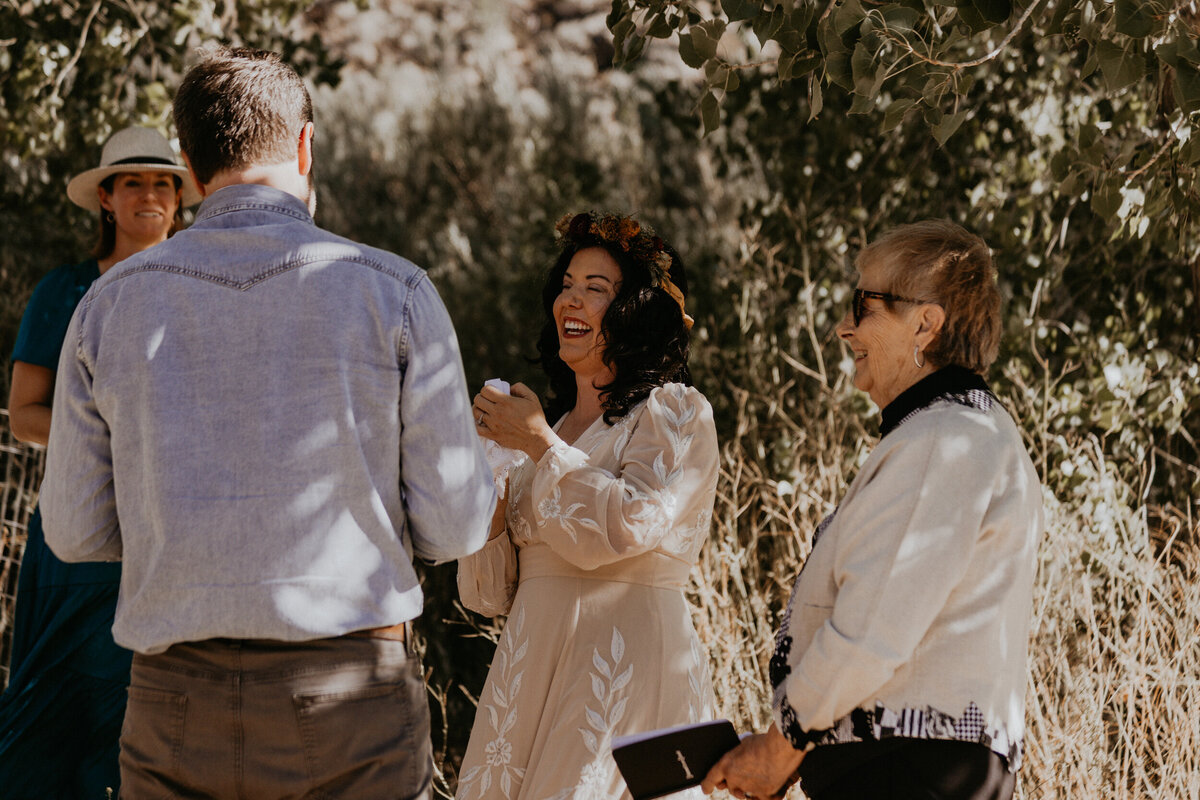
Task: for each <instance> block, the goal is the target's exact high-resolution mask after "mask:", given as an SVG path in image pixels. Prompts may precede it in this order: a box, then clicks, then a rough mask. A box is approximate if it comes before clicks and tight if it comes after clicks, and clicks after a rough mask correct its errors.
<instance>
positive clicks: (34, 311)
mask: <svg viewBox="0 0 1200 800" xmlns="http://www.w3.org/2000/svg"><path fill="white" fill-rule="evenodd" d="M67 196H68V197H69V198H70V199H71V200H72V201H73V202H74V203H75V204H76V205H79V206H82V207H83V208H86V209H88V210H90V211H97V212H99V214H100V224H99V235H98V240H97V243H96V246H95V248H94V249H93V250H92V258H89V259H88V260H86V261H84V262H82V263H79V264H73V265H66V266H62V267H59V268H58V269H55V270H54V271H52V272H51V273H50V274H48V275H47V276H46V277H45V278H44V279H43V280H42V281H41V282H40V283H39V284H38V286H37V288H36V289H34V292H33V296H32V297H31V298H30V301H29V305H28V306H27V307H26V309H25V315H24V317H23V318H22V320H21V327H20V331H19V333H18V334H17V344H16V347H15V348H14V349H13V375H12V393H11V395H10V397H9V406H8V407H9V415H10V422H11V426H12V432H13V435H14V436H16V437H17V438H18V439H20V440H22V441H25V442H31V443H36V444H40V445H45V444H46V440H47V438H48V436H49V433H50V405H51V400H52V398H53V396H54V379H55V370H56V368H57V365H58V355H59V352H60V351H61V350H62V346H63V339H64V338H65V336H66V332H67V325H68V323H69V322H70V320H71V315H72V313H73V312H74V310H75V306H76V305H77V304H78V303H79V301H80V300H81V298H82V297H83V295H84V293H85V292H86V291H87V289H88V287H89V286H91V284H92V282H93V281H95V280H96V279H97V278H98V277H100V275H102V274H103V273H104V272H105V271H106V270H108V269H109V267H111V266H113V265H114V264H116V263H117V262H118V261H121V260H122V259H124V258H127V257H129V256H131V255H133V254H134V253H137V252H140V251H142V250H145V249H146V248H148V247H153V246H154V245H156V244H158V243H159V242H162V241H164V240H165V239H166V238H167V236H169V235H170V234H171V233H173V232H174V231H175V229H176V227H177V226H178V224H179V221H180V216H179V213H180V209H181V208H182V207H184V206H188V205H192V204H194V203H197V202H199V201H200V194H199V192H198V191H197V189H196V186H195V184H194V183H193V181H192V179H191V177H190V176H189V175H188V171H187V169H186V168H185V167H183V166H180V164H179V162H178V160H177V159H176V157H175V153H174V152H173V151H172V150H171V146H170V144H168V142H167V140H166V139H165V138H163V136H162V134H160V133H158V132H157V131H154V130H150V129H149V128H137V127H134V128H125V129H124V130H121V131H118V132H117V133H115V134H113V135H112V137H111V138H110V139H109V140H108V142H107V143H106V144H105V145H104V150H103V153H102V155H101V158H100V166H98V167H96V168H95V169H89V170H87V171H86V172H82V173H80V174H79V175H76V176H75V177H74V178H73V179H72V180H71V182H70V184H68V186H67ZM119 580H120V565H119V564H115V563H113V564H66V563H64V562H62V561H59V560H58V559H57V558H56V557H55V556H54V554H53V553H51V552H50V550H49V549H47V547H46V544H45V540H44V538H43V536H42V527H41V518H40V515H39V513H38V512H37V511H36V510H35V511H34V514H33V518H32V519H31V520H30V523H29V538H28V543H27V544H26V548H25V556H24V558H23V560H22V565H21V573H20V579H19V583H18V588H17V604H16V620H15V624H14V631H13V651H12V661H11V665H10V671H9V676H10V680H9V684H8V688H7V689H6V690H5V691H4V694H3V695H2V696H0V731H3V733H0V786H3V787H4V790H3V794H4V797H5V798H6V799H7V800H22V799H23V798H32V797H37V798H42V799H44V798H58V797H62V798H103V797H105V796H106V790H107V789H112V790H113V791H114V794H115V791H116V789H117V787H118V783H119V775H118V771H117V753H118V744H117V742H118V737H119V736H120V732H121V721H122V718H123V717H124V714H125V689H126V686H127V685H128V684H129V665H130V654H129V652H128V651H126V650H123V649H122V648H119V647H117V645H116V644H115V643H114V642H113V638H112V631H111V628H112V621H113V613H114V611H115V608H116V600H117V585H118V582H119Z"/></svg>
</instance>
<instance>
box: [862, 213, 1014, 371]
mask: <svg viewBox="0 0 1200 800" xmlns="http://www.w3.org/2000/svg"><path fill="white" fill-rule="evenodd" d="M857 266H858V268H859V270H860V271H862V270H864V269H867V268H868V267H878V268H879V269H880V271H881V273H882V274H883V275H885V276H887V281H886V284H887V285H886V287H885V288H886V291H888V292H891V293H893V294H897V295H900V296H901V297H911V298H914V299H915V300H919V301H922V302H927V303H937V304H939V305H941V307H942V308H943V309H945V311H946V320H945V322H944V323H943V325H942V330H941V332H940V333H939V334H938V336H937V338H936V339H934V341H933V342H932V343H931V344H930V345H929V346H928V347H927V348H926V349H925V357H926V358H928V359H929V360H930V361H931V362H933V364H934V365H935V366H938V367H945V366H948V365H950V364H957V365H959V366H962V367H966V368H967V369H969V370H971V371H973V372H977V373H979V374H980V375H983V374H985V373H986V372H987V368H988V367H989V366H991V364H992V362H993V361H995V360H996V356H997V355H998V354H999V352H1000V333H1001V320H1000V290H999V288H998V287H997V285H996V268H995V267H994V266H993V265H992V254H991V251H990V250H989V249H988V246H987V245H986V244H985V243H984V241H983V239H980V238H979V237H978V236H976V235H975V234H973V233H970V232H969V231H967V230H965V229H964V228H962V227H961V226H959V225H956V224H954V223H953V222H950V221H948V220H940V219H930V220H924V221H922V222H916V223H913V224H910V225H901V226H900V227H898V228H893V229H892V230H890V231H888V232H887V233H885V234H884V235H883V236H881V237H879V238H878V239H876V240H875V241H873V242H871V244H870V245H868V246H867V247H865V248H863V250H862V252H860V253H859V255H858V259H857Z"/></svg>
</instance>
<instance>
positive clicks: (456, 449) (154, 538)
mask: <svg viewBox="0 0 1200 800" xmlns="http://www.w3.org/2000/svg"><path fill="white" fill-rule="evenodd" d="M174 112H175V125H176V128H177V130H178V133H179V140H180V147H181V149H182V151H183V153H184V157H185V159H186V160H187V162H188V166H189V168H190V169H191V171H192V173H193V175H194V177H195V178H196V182H197V184H198V185H199V186H200V189H201V192H202V194H204V196H205V200H204V203H203V205H201V206H200V209H199V211H198V212H197V214H196V222H195V224H194V225H193V226H192V227H191V228H189V229H188V230H185V231H183V232H181V233H179V234H177V235H176V236H174V237H173V238H171V239H169V240H168V241H166V242H165V243H163V244H162V245H160V246H158V247H155V248H152V249H150V250H148V251H145V252H144V253H142V254H139V256H137V257H133V258H130V259H128V260H126V261H124V262H122V263H120V264H118V265H116V266H115V267H113V268H112V269H111V270H109V271H108V272H107V273H105V275H104V276H103V277H102V278H101V279H100V280H98V281H97V282H96V283H95V284H94V285H93V287H92V289H91V290H90V291H89V292H88V294H87V295H86V296H85V297H84V299H83V301H82V302H81V303H80V305H79V308H78V310H77V312H76V314H75V316H74V318H73V319H72V322H71V327H70V330H69V331H68V333H67V339H66V344H65V345H64V349H63V357H62V359H61V361H60V363H59V371H58V378H57V387H58V388H57V393H56V395H55V398H54V411H53V415H54V426H53V430H52V431H51V435H50V443H49V451H48V459H47V465H46V479H45V483H44V485H43V488H42V495H41V500H42V509H43V513H44V516H45V520H46V525H45V527H46V538H47V541H48V542H49V544H50V546H51V547H52V548H53V550H54V551H55V552H56V553H57V554H58V555H59V556H60V557H61V558H63V559H64V560H68V561H85V560H101V559H107V560H118V559H119V560H122V561H123V568H122V569H123V571H122V578H121V588H120V596H119V600H118V605H117V613H116V621H115V623H114V625H113V634H114V637H115V638H116V641H117V642H118V643H119V644H121V645H123V646H125V647H128V648H130V649H132V650H133V651H134V653H135V655H134V662H133V675H132V682H131V685H130V689H129V705H128V710H127V712H126V717H125V725H124V728H123V731H122V734H121V796H122V798H132V800H139V799H140V798H150V797H161V796H186V797H192V796H214V797H253V798H271V797H283V796H287V797H294V796H303V797H317V796H320V797H353V798H356V800H369V798H389V800H394V798H397V797H423V798H424V797H429V796H430V787H431V775H432V756H431V748H430V744H429V709H428V705H427V701H426V697H425V687H424V681H423V677H422V673H421V668H420V663H419V659H418V658H417V656H416V655H415V653H414V652H413V650H412V641H411V638H412V632H411V628H410V621H411V620H412V619H413V618H415V617H416V616H417V615H418V614H420V611H421V605H422V594H421V588H420V586H419V584H418V582H417V577H416V574H415V572H414V571H413V566H412V556H413V554H414V553H415V554H416V555H417V556H420V557H422V558H424V559H427V560H430V561H434V562H441V561H448V560H451V559H456V558H459V557H461V556H464V555H467V554H469V553H472V552H474V551H475V550H477V549H479V548H480V547H481V546H482V545H483V544H484V542H485V541H486V539H487V532H488V522H489V520H490V517H491V513H492V509H493V507H494V504H495V490H494V487H493V483H492V479H491V473H490V470H489V469H488V467H487V463H486V461H485V459H484V456H483V450H482V447H481V446H480V443H479V439H478V437H477V436H476V434H475V431H474V428H473V421H472V418H471V414H470V402H469V399H468V397H467V393H466V383H465V379H464V376H463V369H462V363H461V360H460V356H459V352H458V345H457V340H456V337H455V335H454V330H453V328H452V326H451V323H450V319H449V316H448V315H447V313H446V310H445V307H444V306H443V305H442V302H441V300H440V299H439V297H438V295H437V292H436V291H435V290H434V288H433V286H432V285H431V284H430V282H429V279H428V278H427V277H426V275H425V273H424V272H423V271H422V270H420V269H418V268H417V267H415V266H414V265H413V264H411V263H409V262H408V261H405V260H404V259H401V258H399V257H397V256H395V255H393V254H391V253H387V252H384V251H382V250H376V249H374V248H370V247H366V246H363V245H360V244H357V243H354V242H351V241H349V240H346V239H343V238H340V237H337V236H334V235H333V234H330V233H327V232H325V231H323V230H321V229H320V228H317V227H316V226H315V225H314V224H313V220H312V209H313V208H314V207H315V202H314V196H313V189H312V185H311V180H310V176H311V170H312V164H313V122H312V103H311V100H310V98H309V95H308V91H307V90H306V89H305V87H304V84H303V82H302V81H301V79H300V77H299V76H298V75H297V74H296V73H295V71H294V70H292V69H291V68H290V67H288V66H287V65H285V64H283V63H282V62H281V61H280V60H279V58H278V57H277V56H276V55H275V54H273V53H267V52H263V51H256V50H249V49H233V50H229V49H222V50H219V51H215V52H212V53H210V54H208V55H207V56H206V57H204V59H203V60H202V61H201V62H200V63H199V64H197V65H196V66H194V67H193V68H192V69H191V70H189V71H188V73H187V75H186V76H185V77H184V79H183V82H182V84H181V85H180V88H179V92H178V94H177V95H176V98H175V104H174Z"/></svg>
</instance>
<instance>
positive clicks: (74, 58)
mask: <svg viewBox="0 0 1200 800" xmlns="http://www.w3.org/2000/svg"><path fill="white" fill-rule="evenodd" d="M101 3H102V0H96V2H95V3H93V4H92V10H91V11H90V12H88V17H87V19H86V20H85V21H84V23H83V30H82V31H80V32H79V44H78V45H76V47H75V52H74V53H72V54H71V57H70V58H69V59H68V60H67V63H66V64H65V65H63V68H62V71H61V72H59V73H58V77H56V78H55V79H54V90H53V92H52V93H51V97H58V90H59V89H61V88H62V84H63V81H65V80H66V79H67V76H68V75H70V74H71V72H72V70H74V69H75V65H76V64H78V63H79V59H80V58H81V57H82V56H83V47H84V45H86V44H87V37H88V33H89V32H90V31H91V30H92V21H93V20H95V19H96V15H97V14H99V13H100V5H101Z"/></svg>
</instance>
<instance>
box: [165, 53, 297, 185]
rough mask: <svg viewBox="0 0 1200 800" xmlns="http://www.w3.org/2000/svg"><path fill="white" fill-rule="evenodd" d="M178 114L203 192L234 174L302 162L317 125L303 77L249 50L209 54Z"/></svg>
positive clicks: (184, 92) (184, 88)
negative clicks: (309, 128) (301, 148)
mask: <svg viewBox="0 0 1200 800" xmlns="http://www.w3.org/2000/svg"><path fill="white" fill-rule="evenodd" d="M174 111H175V129H176V130H177V131H178V133H179V149H180V150H182V151H183V153H184V155H186V156H187V158H188V162H189V163H190V164H191V165H192V171H193V172H195V173H196V180H198V181H199V182H200V183H202V184H204V183H208V182H209V181H211V180H212V179H213V176H215V175H216V174H217V173H219V172H224V171H226V170H230V169H242V168H245V167H248V166H250V165H253V164H264V165H269V164H280V163H283V162H286V161H290V160H291V159H294V158H295V157H296V149H297V146H298V144H299V140H300V132H301V131H302V130H303V128H304V125H305V124H306V123H308V122H311V121H312V118H313V117H312V99H311V98H310V97H309V95H308V89H307V88H305V86H304V81H303V80H301V78H300V76H299V75H297V74H296V71H295V70H294V69H292V68H291V67H289V66H288V65H287V64H284V63H283V61H281V60H280V58H279V56H278V55H277V54H276V53H272V52H269V51H266V50H255V49H252V48H249V47H237V48H226V47H223V48H220V49H217V50H213V51H211V52H209V53H207V54H206V55H205V56H204V59H203V60H202V61H201V62H200V63H199V64H196V65H195V66H194V67H192V68H191V69H190V70H188V72H187V74H186V75H184V76H183V82H182V83H180V85H179V91H178V92H176V94H175V104H174Z"/></svg>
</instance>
